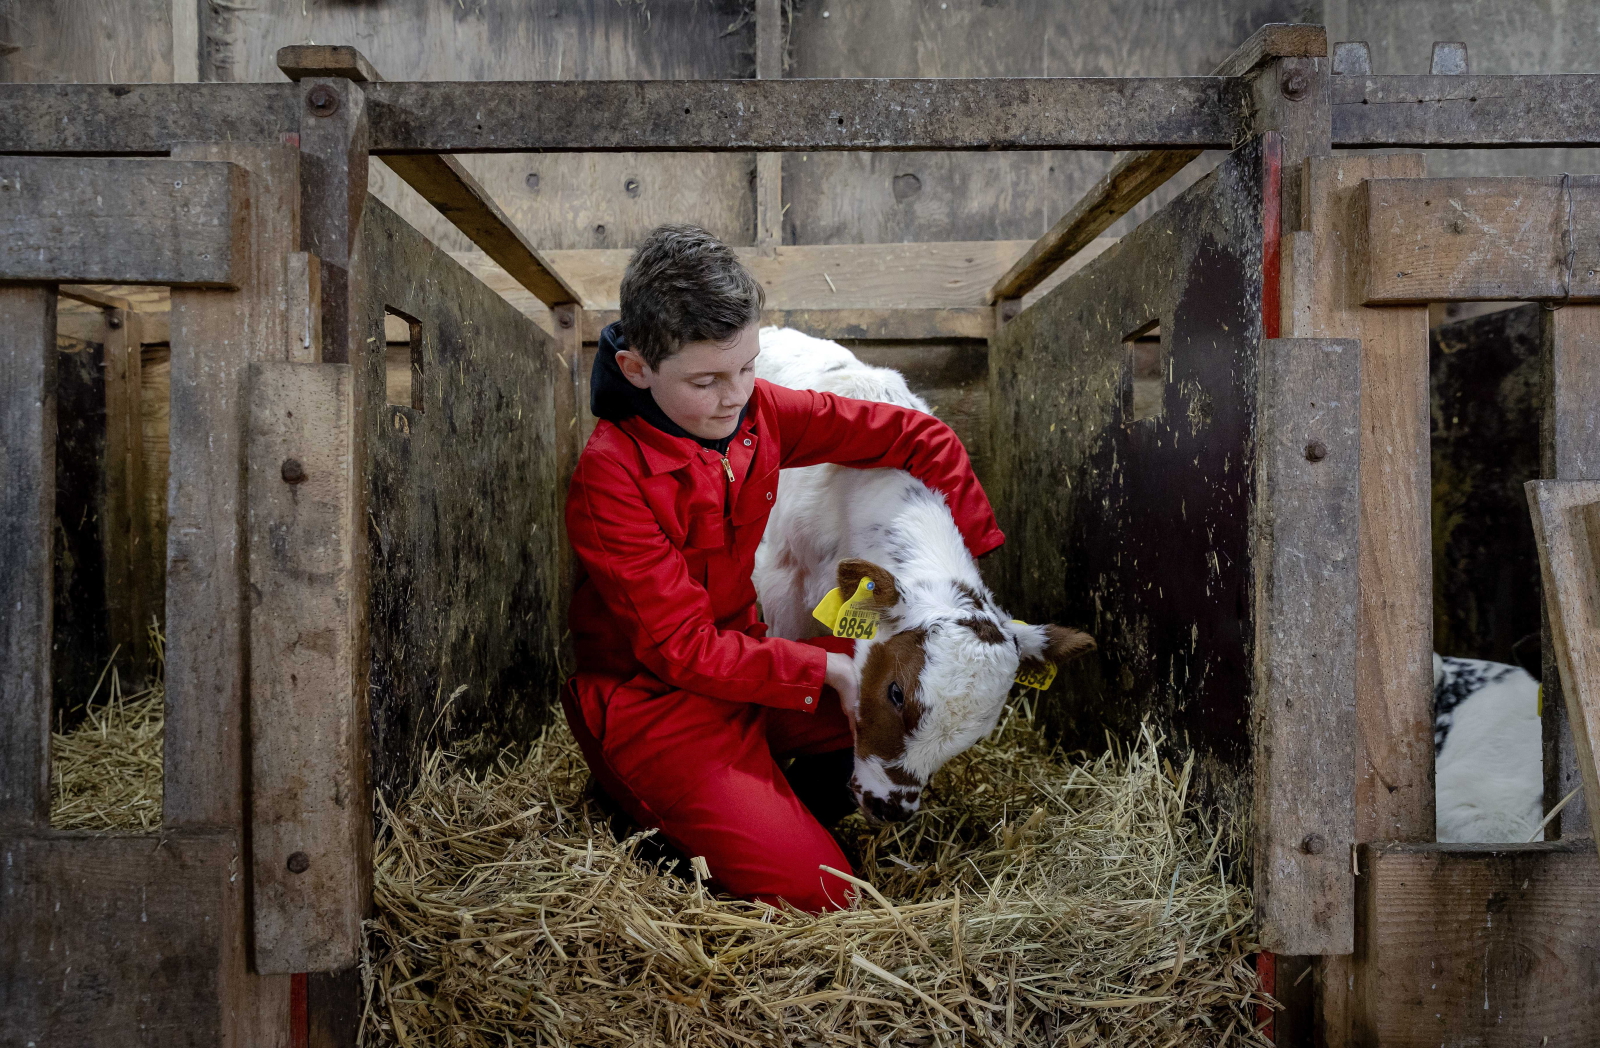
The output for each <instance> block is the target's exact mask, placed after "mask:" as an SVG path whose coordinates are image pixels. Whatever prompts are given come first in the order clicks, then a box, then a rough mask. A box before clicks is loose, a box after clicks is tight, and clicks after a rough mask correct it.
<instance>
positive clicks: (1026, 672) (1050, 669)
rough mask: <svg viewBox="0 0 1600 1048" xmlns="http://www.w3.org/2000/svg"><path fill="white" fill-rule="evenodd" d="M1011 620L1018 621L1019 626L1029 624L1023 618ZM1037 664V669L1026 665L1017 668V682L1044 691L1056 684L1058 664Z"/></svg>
mask: <svg viewBox="0 0 1600 1048" xmlns="http://www.w3.org/2000/svg"><path fill="white" fill-rule="evenodd" d="M1011 621H1012V622H1014V623H1016V624H1017V625H1018V626H1026V625H1027V623H1026V622H1023V621H1022V620H1021V619H1012V620H1011ZM1037 665H1038V668H1037V669H1033V668H1030V667H1028V666H1026V665H1023V666H1019V667H1018V668H1017V675H1016V677H1015V678H1014V679H1015V680H1016V682H1017V683H1018V684H1020V685H1022V686H1023V687H1024V688H1038V689H1039V690H1040V691H1044V690H1045V689H1046V688H1048V687H1049V686H1050V685H1052V684H1054V683H1055V681H1056V664H1055V663H1053V662H1043V661H1041V662H1039V663H1038V664H1037Z"/></svg>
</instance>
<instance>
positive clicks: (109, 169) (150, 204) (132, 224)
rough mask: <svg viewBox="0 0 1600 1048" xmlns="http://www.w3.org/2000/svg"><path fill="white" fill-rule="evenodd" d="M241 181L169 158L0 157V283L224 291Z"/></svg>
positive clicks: (235, 174)
mask: <svg viewBox="0 0 1600 1048" xmlns="http://www.w3.org/2000/svg"><path fill="white" fill-rule="evenodd" d="M243 174H244V173H243V172H242V171H240V170H238V169H237V168H233V167H230V166H228V165H226V164H206V163H186V162H174V161H170V160H136V159H116V160H94V159H86V158H75V159H66V158H55V157H0V280H21V281H28V280H58V281H61V282H63V283H83V284H94V283H101V284H104V283H121V284H168V285H172V286H175V287H178V286H182V287H231V286H233V285H234V281H235V276H234V269H235V267H236V266H238V265H239V264H240V259H239V258H238V257H237V256H238V254H239V252H240V251H241V250H242V248H243V238H244V227H243V222H244V213H245V202H244V200H243V199H242V197H243V194H244V192H245V189H244V181H243Z"/></svg>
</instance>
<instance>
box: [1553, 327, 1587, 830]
mask: <svg viewBox="0 0 1600 1048" xmlns="http://www.w3.org/2000/svg"><path fill="white" fill-rule="evenodd" d="M1544 321H1545V323H1544V386H1545V388H1544V418H1543V422H1542V425H1541V431H1542V432H1541V434H1540V437H1541V439H1540V445H1541V447H1540V470H1539V472H1540V474H1541V475H1542V476H1544V477H1545V478H1547V479H1551V480H1600V306H1573V305H1568V306H1563V307H1561V308H1560V309H1552V310H1547V311H1546V312H1545V315H1544ZM1545 606H1546V608H1547V609H1548V607H1549V601H1548V596H1547V599H1546V602H1545ZM1555 648H1556V645H1555V639H1554V635H1553V633H1552V628H1551V623H1550V616H1549V613H1548V610H1547V611H1546V613H1545V615H1544V641H1543V662H1544V672H1543V675H1542V677H1543V685H1544V709H1543V716H1542V717H1541V724H1542V729H1543V733H1544V782H1545V796H1544V799H1545V808H1546V810H1548V809H1550V808H1552V807H1554V806H1555V805H1556V804H1559V803H1560V802H1561V799H1562V798H1563V797H1565V796H1566V795H1567V794H1569V793H1571V792H1572V791H1573V790H1579V792H1578V795H1577V796H1576V797H1574V798H1572V800H1571V801H1569V802H1568V803H1567V806H1566V807H1565V808H1563V809H1562V810H1561V812H1560V814H1558V815H1557V816H1556V817H1555V819H1553V820H1552V821H1551V823H1550V825H1549V826H1548V827H1546V836H1547V837H1549V838H1556V837H1592V836H1594V829H1593V826H1592V825H1591V822H1590V814H1589V811H1588V805H1587V804H1586V803H1585V798H1584V794H1583V792H1582V790H1581V789H1579V787H1580V786H1581V785H1582V783H1583V777H1582V774H1581V772H1580V769H1579V761H1578V752H1577V747H1576V743H1575V740H1574V739H1573V737H1572V725H1571V723H1570V722H1569V720H1568V719H1567V704H1566V702H1565V701H1564V700H1563V697H1562V683H1561V676H1560V673H1559V672H1558V669H1557V666H1556V656H1555Z"/></svg>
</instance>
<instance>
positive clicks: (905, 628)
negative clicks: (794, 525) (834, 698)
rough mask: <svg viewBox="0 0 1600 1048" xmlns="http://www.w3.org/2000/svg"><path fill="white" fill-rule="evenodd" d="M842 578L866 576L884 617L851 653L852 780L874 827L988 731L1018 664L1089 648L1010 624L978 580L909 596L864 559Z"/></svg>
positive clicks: (909, 808)
mask: <svg viewBox="0 0 1600 1048" xmlns="http://www.w3.org/2000/svg"><path fill="white" fill-rule="evenodd" d="M838 576H839V588H840V591H841V592H843V593H854V592H855V591H856V587H857V584H858V583H859V582H860V580H861V579H862V577H866V578H869V579H871V580H872V582H873V587H872V589H871V590H870V591H869V592H870V593H871V594H872V596H873V601H874V608H875V610H877V611H878V613H879V615H880V616H881V619H880V623H879V626H878V634H877V636H876V637H875V638H874V639H872V640H870V641H860V642H858V643H857V646H856V665H857V667H858V668H859V670H860V674H861V689H860V694H859V698H858V700H857V707H856V709H855V710H854V711H853V712H854V715H855V722H856V753H855V772H854V774H853V775H852V776H851V779H850V792H851V793H852V794H853V795H854V796H855V800H856V804H857V806H859V807H860V809H861V811H862V813H863V814H864V815H866V816H867V817H868V818H870V819H873V820H876V821H880V822H888V821H894V820H898V819H905V818H909V817H910V816H911V815H912V813H914V812H915V811H916V810H917V806H918V805H919V804H920V803H921V801H922V791H923V789H924V788H926V786H927V784H928V780H929V779H931V778H933V773H934V772H936V771H938V770H939V768H940V767H942V766H943V765H944V763H945V762H946V761H948V760H949V759H950V758H951V757H954V756H955V755H956V754H958V753H960V752H962V751H963V750H965V749H967V748H968V747H969V746H971V745H972V744H973V743H975V742H977V741H978V740H979V739H981V738H983V737H984V736H985V735H987V734H988V733H989V732H990V731H992V730H993V729H994V726H995V723H996V722H997V721H998V720H999V719H1000V712H1001V710H1002V709H1003V708H1004V707H1005V701H1006V696H1007V695H1009V694H1010V692H1011V685H1012V682H1013V681H1014V680H1015V678H1016V676H1017V671H1018V670H1019V668H1021V667H1022V666H1023V665H1024V664H1026V663H1030V662H1033V663H1041V662H1051V663H1054V664H1055V665H1057V666H1063V665H1065V664H1067V663H1068V662H1071V661H1073V660H1074V659H1076V658H1079V657H1081V656H1083V655H1086V654H1088V653H1089V652H1091V651H1093V650H1094V648H1095V643H1094V638H1092V637H1090V636H1089V635H1088V634H1086V633H1080V632H1079V631H1077V630H1073V629H1065V628H1063V627H1061V626H1029V625H1022V624H1020V623H1015V622H1012V621H1011V618H1010V616H1008V615H1006V614H1005V613H1004V612H1003V611H1001V610H1000V608H999V606H998V605H996V604H995V602H994V598H993V596H992V595H990V593H989V591H988V590H987V589H986V588H984V587H983V585H982V584H981V583H978V584H976V585H974V584H973V583H971V582H962V581H958V580H951V579H943V580H934V581H931V582H926V583H919V584H916V585H915V587H914V589H911V590H909V591H908V589H907V586H906V585H905V584H902V582H901V581H900V580H897V579H896V578H895V576H894V575H893V574H891V573H890V572H889V571H887V570H885V569H884V568H881V567H879V566H878V565H876V564H873V563H871V562H869V561H864V560H846V561H842V562H840V564H839V569H838ZM907 581H908V582H909V580H907Z"/></svg>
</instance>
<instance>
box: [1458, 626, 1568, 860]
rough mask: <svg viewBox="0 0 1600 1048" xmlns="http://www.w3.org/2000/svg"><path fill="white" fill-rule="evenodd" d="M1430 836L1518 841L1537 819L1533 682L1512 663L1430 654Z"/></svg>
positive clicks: (1540, 775)
mask: <svg viewBox="0 0 1600 1048" xmlns="http://www.w3.org/2000/svg"><path fill="white" fill-rule="evenodd" d="M1433 749H1434V755H1435V766H1434V791H1435V793H1434V795H1435V802H1436V804H1437V806H1438V816H1437V836H1438V839H1439V840H1440V841H1442V842H1445V843H1450V844H1522V843H1524V842H1526V841H1528V840H1531V839H1536V835H1537V836H1539V837H1542V836H1543V834H1540V833H1538V830H1539V824H1540V822H1541V821H1542V820H1543V818H1544V761H1543V744H1542V741H1541V735H1540V730H1539V682H1538V681H1536V680H1534V679H1533V677H1531V676H1529V674H1528V673H1527V672H1526V671H1525V670H1523V669H1521V668H1520V667H1517V666H1508V665H1505V664H1504V663H1499V662H1484V661H1482V660H1479V659H1456V658H1450V657H1447V656H1444V657H1442V656H1439V655H1435V656H1434V657H1433Z"/></svg>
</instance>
